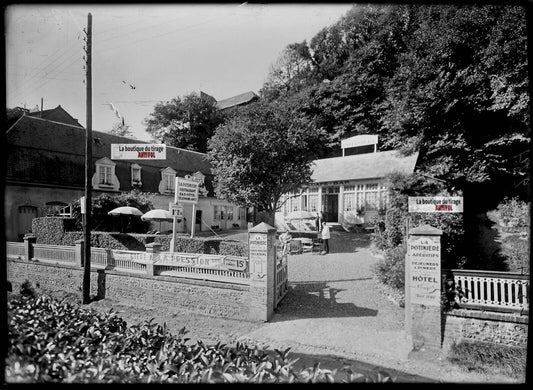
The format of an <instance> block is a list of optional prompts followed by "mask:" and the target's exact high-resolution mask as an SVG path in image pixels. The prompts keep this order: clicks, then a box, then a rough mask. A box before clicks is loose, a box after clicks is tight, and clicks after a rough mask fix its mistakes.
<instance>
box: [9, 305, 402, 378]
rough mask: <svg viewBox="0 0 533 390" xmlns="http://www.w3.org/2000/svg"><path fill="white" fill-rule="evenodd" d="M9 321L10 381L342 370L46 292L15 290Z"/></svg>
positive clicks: (328, 374)
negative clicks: (191, 338)
mask: <svg viewBox="0 0 533 390" xmlns="http://www.w3.org/2000/svg"><path fill="white" fill-rule="evenodd" d="M8 320H9V334H8V354H7V358H6V371H5V373H6V375H5V377H6V381H7V382H39V383H45V382H55V383H114V382H117V383H118V382H120V383H191V382H192V383H205V382H207V383H222V382H225V383H235V382H250V383H291V382H294V383H298V382H300V383H318V382H335V380H336V378H338V377H339V376H338V375H337V371H336V370H324V369H320V367H319V364H316V365H315V366H313V367H307V368H304V369H301V370H297V369H295V368H294V364H295V362H296V360H291V359H290V356H289V350H290V349H287V350H285V351H279V350H276V353H277V355H275V356H270V355H268V354H267V353H266V352H264V351H262V350H259V349H258V348H257V347H249V346H247V345H245V344H241V343H237V345H236V346H235V347H229V346H226V345H224V344H221V343H217V344H216V345H212V346H207V345H205V344H204V343H203V342H201V341H198V342H197V343H196V344H195V345H190V344H187V342H188V339H187V338H185V335H186V333H187V331H186V330H185V328H182V329H181V330H180V331H179V332H178V334H177V335H172V334H171V333H170V332H169V331H168V329H167V328H166V326H165V325H163V326H161V325H158V324H156V323H153V322H152V320H150V321H144V322H142V323H140V324H137V325H133V326H129V327H128V326H127V324H126V322H125V321H124V320H123V319H122V318H120V317H118V316H117V314H116V313H114V312H113V311H109V312H107V313H99V312H96V311H95V310H93V309H87V308H83V307H79V306H77V305H74V304H71V303H68V302H66V301H65V300H62V301H57V300H54V299H51V298H49V297H46V296H40V297H38V298H31V297H30V298H28V297H23V296H20V297H15V296H12V297H11V300H10V301H9V302H8ZM343 373H344V374H345V377H346V379H344V380H341V381H344V382H355V381H361V380H365V381H367V382H370V381H375V382H391V381H394V379H393V378H391V377H390V375H388V374H387V373H386V372H378V374H377V375H376V376H368V377H365V376H364V375H360V374H356V373H354V372H353V371H352V370H351V368H350V367H346V369H344V372H343ZM337 381H338V379H337Z"/></svg>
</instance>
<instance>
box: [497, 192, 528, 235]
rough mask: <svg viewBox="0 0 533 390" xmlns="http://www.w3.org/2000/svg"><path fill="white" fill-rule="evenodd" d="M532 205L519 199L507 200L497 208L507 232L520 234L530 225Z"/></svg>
mask: <svg viewBox="0 0 533 390" xmlns="http://www.w3.org/2000/svg"><path fill="white" fill-rule="evenodd" d="M529 207H530V204H529V203H526V202H524V201H521V200H519V199H518V198H505V199H504V200H503V201H502V202H501V203H500V204H499V205H498V207H497V208H496V214H497V215H498V217H499V219H500V220H501V222H502V224H503V226H504V228H505V230H507V231H510V232H519V231H521V230H525V228H528V227H529V224H530V216H529V215H530V214H529Z"/></svg>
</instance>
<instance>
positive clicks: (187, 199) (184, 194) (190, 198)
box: [172, 177, 200, 240]
mask: <svg viewBox="0 0 533 390" xmlns="http://www.w3.org/2000/svg"><path fill="white" fill-rule="evenodd" d="M199 186H200V183H199V182H198V181H197V180H194V179H186V178H183V177H176V185H175V188H174V203H176V204H177V203H180V204H183V203H188V204H192V216H191V217H192V218H191V238H193V237H194V225H195V222H196V221H195V219H196V218H195V217H196V204H197V203H198V192H199ZM175 235H176V217H175V218H174V228H173V232H172V239H173V240H174V238H175Z"/></svg>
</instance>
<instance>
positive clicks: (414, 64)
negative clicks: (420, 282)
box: [264, 5, 530, 191]
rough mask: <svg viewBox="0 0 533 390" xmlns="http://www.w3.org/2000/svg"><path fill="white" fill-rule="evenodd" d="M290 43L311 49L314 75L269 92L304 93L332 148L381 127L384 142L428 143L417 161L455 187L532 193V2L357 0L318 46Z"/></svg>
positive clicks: (409, 146)
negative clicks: (528, 10) (374, 1)
mask: <svg viewBox="0 0 533 390" xmlns="http://www.w3.org/2000/svg"><path fill="white" fill-rule="evenodd" d="M295 48H298V50H297V51H295ZM287 51H288V52H291V53H295V52H296V53H303V54H302V55H300V57H297V58H299V59H300V61H303V60H304V59H305V64H308V65H307V67H306V68H305V69H306V70H305V72H298V73H295V74H294V76H293V78H294V79H293V80H291V79H290V78H289V79H287V78H286V80H285V82H284V83H277V84H276V83H272V82H271V81H272V80H271V79H269V80H268V81H267V83H266V84H265V86H264V91H265V92H268V96H274V97H275V96H283V97H284V98H287V97H290V96H291V95H292V96H296V95H297V96H299V99H300V101H301V102H304V106H302V107H301V109H302V110H303V111H304V112H305V113H306V115H307V116H308V117H309V118H313V120H314V121H316V123H317V126H320V127H323V128H324V129H325V131H326V132H327V134H328V142H326V143H325V146H326V150H325V152H326V153H329V155H335V154H338V153H339V152H340V142H339V141H340V139H341V138H344V137H347V136H351V135H355V134H368V133H373V134H379V137H380V149H382V150H388V149H400V150H402V151H404V152H405V153H410V152H411V151H413V150H419V152H420V154H419V160H418V167H419V169H421V170H424V171H426V173H427V174H430V175H433V176H435V177H437V178H440V179H442V180H446V181H447V182H448V183H449V184H450V186H453V187H455V188H456V189H466V188H467V187H469V186H470V187H471V186H473V185H474V186H476V185H477V186H478V188H481V187H479V186H487V185H488V186H489V187H490V188H492V189H497V190H499V189H501V188H505V187H506V186H507V187H510V191H513V187H514V186H515V187H517V188H516V191H520V190H524V188H525V187H524V186H522V187H521V188H518V187H519V186H518V184H519V183H522V184H524V183H527V178H528V175H529V164H528V160H527V159H526V158H524V153H525V152H526V151H527V150H528V149H529V143H530V128H529V125H530V120H529V95H528V86H529V81H528V73H527V66H528V64H527V29H526V16H525V8H524V7H520V6H516V5H481V6H480V5H468V6H466V5H464V6H456V5H378V6H360V5H356V6H354V8H353V9H352V10H351V11H350V12H348V13H347V14H346V15H345V16H344V17H343V18H341V20H339V21H338V22H337V23H335V24H333V25H332V26H330V27H326V28H324V29H323V30H322V31H320V32H319V33H318V34H317V35H316V36H314V37H313V38H312V39H311V40H310V43H309V45H307V44H306V43H305V42H303V43H300V44H293V45H289V46H288V47H287ZM287 51H286V52H284V53H285V54H286V53H287ZM291 58H292V57H291ZM293 63H294V61H293ZM284 74H285V75H288V73H284ZM303 78H305V79H303ZM286 85H289V86H291V85H298V86H300V88H286ZM276 88H277V89H278V91H277V92H276V90H275V89H276ZM489 187H484V188H489Z"/></svg>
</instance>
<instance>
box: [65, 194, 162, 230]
mask: <svg viewBox="0 0 533 390" xmlns="http://www.w3.org/2000/svg"><path fill="white" fill-rule="evenodd" d="M152 196H153V195H151V194H148V193H142V192H139V191H137V190H132V191H131V192H129V193H123V194H119V195H110V194H100V195H98V196H97V197H95V198H93V199H92V202H91V207H92V210H91V211H92V213H91V215H92V218H91V229H92V230H100V231H106V232H118V231H121V230H122V224H123V223H126V222H128V223H130V224H131V225H130V226H131V229H130V230H131V231H132V232H136V233H146V232H147V231H148V229H149V228H150V222H149V221H142V220H141V219H140V218H135V217H134V218H130V217H117V216H113V215H108V214H107V213H108V212H109V211H111V210H113V209H114V208H117V207H121V206H131V207H136V208H138V209H139V210H140V211H142V212H143V213H146V212H147V211H149V210H151V209H152V208H153V205H152V200H151V199H152ZM72 214H73V217H74V218H75V220H76V229H78V230H81V229H82V228H83V223H82V214H81V207H80V201H79V199H77V200H75V201H74V202H73V203H72ZM121 218H123V219H121Z"/></svg>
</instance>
